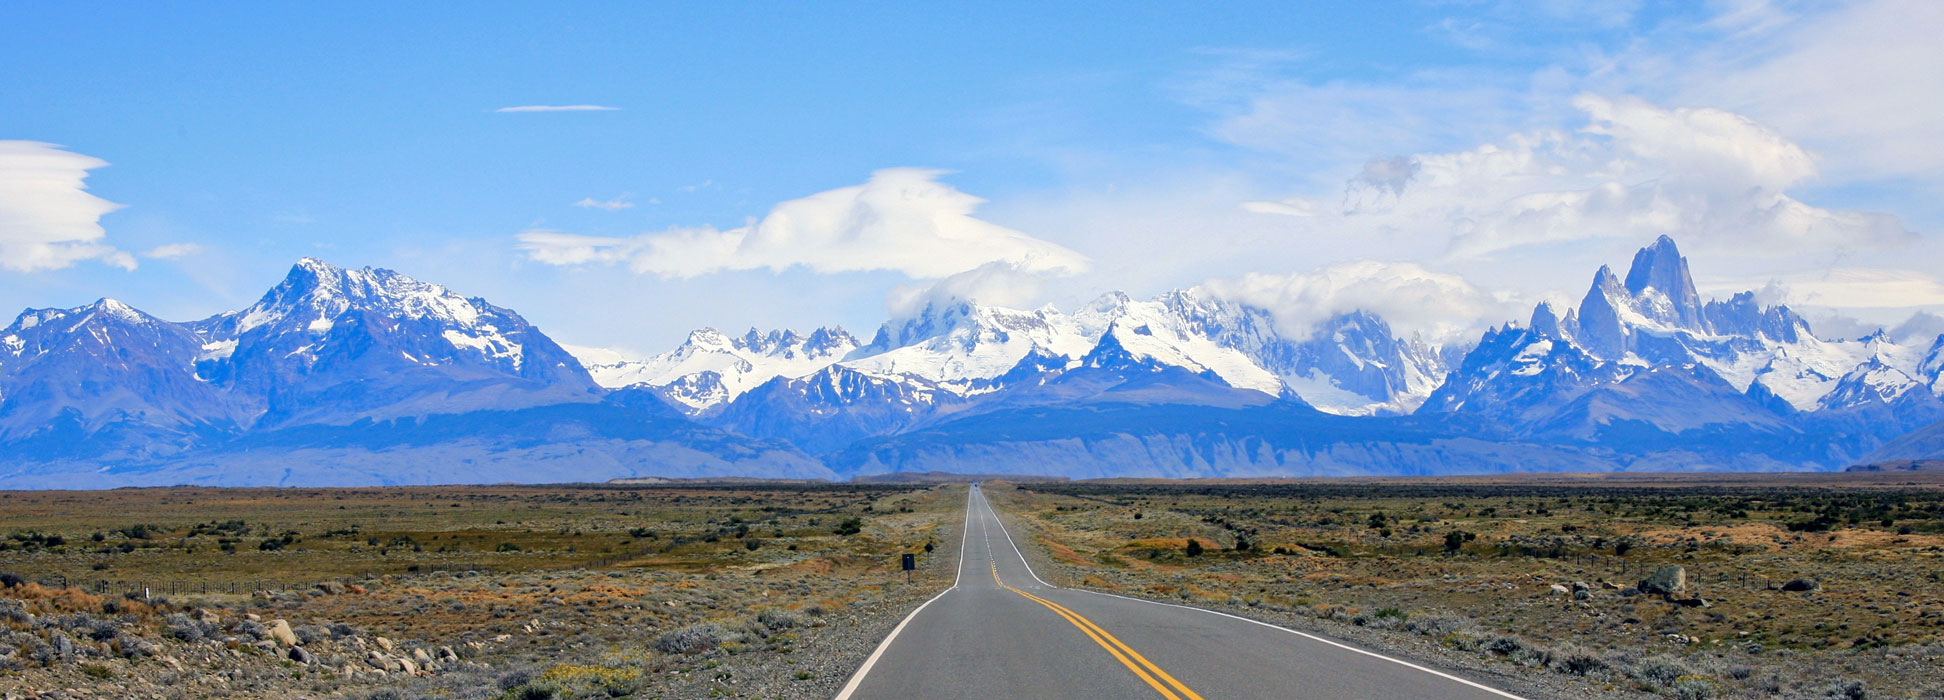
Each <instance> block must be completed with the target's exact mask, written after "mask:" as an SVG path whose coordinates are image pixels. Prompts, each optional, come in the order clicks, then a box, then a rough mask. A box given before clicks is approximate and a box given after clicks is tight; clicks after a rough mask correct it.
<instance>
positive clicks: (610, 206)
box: [574, 194, 635, 211]
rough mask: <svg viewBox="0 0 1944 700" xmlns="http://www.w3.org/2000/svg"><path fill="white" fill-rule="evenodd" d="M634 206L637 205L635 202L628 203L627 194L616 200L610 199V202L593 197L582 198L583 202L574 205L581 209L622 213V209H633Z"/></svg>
mask: <svg viewBox="0 0 1944 700" xmlns="http://www.w3.org/2000/svg"><path fill="white" fill-rule="evenodd" d="M634 205H635V203H634V202H630V201H628V195H625V194H624V195H621V196H619V197H615V198H614V199H608V200H598V199H595V198H593V197H585V198H582V199H581V201H578V202H575V203H574V206H577V207H581V208H583V209H601V210H605V211H621V210H622V209H633V208H634Z"/></svg>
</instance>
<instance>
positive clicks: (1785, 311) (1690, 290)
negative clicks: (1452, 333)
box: [1422, 236, 1944, 439]
mask: <svg viewBox="0 0 1944 700" xmlns="http://www.w3.org/2000/svg"><path fill="white" fill-rule="evenodd" d="M1937 355H1938V348H1937V346H1935V345H1933V346H1932V348H1930V349H1929V350H1928V351H1926V350H1920V349H1917V348H1912V347H1906V346H1900V345H1897V344H1896V343H1893V342H1891V341H1890V340H1889V339H1888V337H1887V336H1886V335H1885V334H1883V333H1880V332H1879V333H1877V334H1874V335H1871V336H1869V337H1866V338H1861V339H1856V340H1826V339H1823V338H1819V337H1817V336H1816V335H1815V334H1814V333H1813V332H1812V331H1811V329H1810V327H1809V323H1808V322H1807V321H1805V320H1803V319H1802V318H1801V317H1800V316H1798V315H1796V314H1795V313H1794V312H1793V311H1790V310H1789V308H1788V307H1786V306H1773V307H1762V306H1761V305H1759V304H1758V303H1756V301H1755V299H1754V295H1753V294H1752V293H1747V292H1744V293H1741V294H1737V295H1735V296H1733V297H1732V298H1730V299H1728V300H1726V301H1707V302H1703V301H1702V300H1701V299H1700V295H1699V294H1697V293H1696V292H1695V290H1694V284H1693V278H1692V276H1691V274H1690V273H1689V270H1688V264H1687V260H1686V259H1685V258H1683V257H1681V255H1680V251H1679V250H1678V249H1677V248H1676V247H1675V244H1674V241H1673V240H1672V239H1670V238H1667V237H1665V236H1663V237H1661V238H1660V239H1659V240H1657V241H1655V242H1654V244H1653V245H1651V246H1648V247H1647V248H1644V249H1642V250H1641V251H1640V252H1639V253H1638V254H1637V255H1635V256H1634V260H1633V264H1632V266H1631V267H1630V268H1629V270H1628V272H1627V276H1626V278H1625V280H1622V279H1621V278H1619V277H1618V276H1616V275H1615V274H1614V273H1613V271H1612V270H1611V269H1610V268H1606V267H1601V268H1600V270H1599V271H1598V272H1597V273H1595V274H1594V277H1593V283H1592V285H1591V288H1590V289H1588V291H1587V293H1586V296H1585V297H1584V299H1583V300H1582V301H1581V302H1580V305H1579V307H1578V308H1577V309H1570V310H1568V311H1566V313H1565V314H1564V315H1561V314H1560V313H1559V311H1558V310H1557V309H1555V308H1553V307H1552V306H1551V305H1547V304H1541V305H1540V306H1539V307H1538V308H1536V309H1534V310H1533V314H1532V318H1531V321H1530V323H1529V324H1528V325H1527V326H1526V327H1523V328H1521V327H1516V326H1507V327H1505V328H1495V329H1492V330H1490V331H1488V332H1487V333H1486V334H1485V336H1484V338H1483V339H1482V340H1481V341H1480V343H1479V344H1478V346H1477V347H1476V348H1474V349H1473V350H1472V351H1471V352H1470V353H1468V354H1467V355H1466V356H1465V358H1464V360H1463V361H1462V363H1461V364H1460V366H1459V367H1458V368H1456V370H1455V371H1454V372H1453V373H1452V374H1451V375H1450V377H1449V379H1448V381H1446V382H1445V384H1444V385H1443V386H1442V387H1441V388H1440V389H1438V390H1437V391H1436V392H1435V393H1434V394H1433V395H1432V396H1431V398H1430V400H1429V401H1427V402H1426V404H1425V405H1424V407H1423V409H1422V410H1423V411H1426V412H1465V413H1476V414H1481V415H1488V416H1491V417H1493V418H1495V419H1498V420H1501V421H1505V422H1506V423H1508V424H1510V425H1514V426H1522V427H1524V428H1525V429H1527V430H1532V431H1564V432H1563V433H1562V434H1573V435H1578V436H1580V437H1582V438H1587V439H1591V437H1592V433H1591V432H1589V431H1591V430H1593V428H1594V427H1596V426H1607V425H1615V424H1624V423H1627V422H1629V421H1631V422H1636V423H1640V424H1644V425H1648V426H1652V427H1653V428H1655V429H1656V430H1660V431H1663V432H1665V433H1669V434H1679V433H1682V432H1684V431H1689V430H1694V429H1697V428H1699V427H1701V426H1703V425H1710V426H1713V425H1719V426H1728V425H1733V426H1740V429H1764V430H1765V429H1767V428H1768V427H1774V426H1775V425H1779V424H1777V423H1775V421H1774V420H1772V418H1774V417H1776V416H1788V415H1793V414H1797V413H1805V414H1806V413H1822V414H1830V413H1835V412H1842V411H1852V410H1865V409H1870V408H1872V407H1882V406H1887V405H1889V404H1891V403H1892V402H1899V403H1900V404H1901V405H1904V406H1905V408H1900V409H1899V410H1898V411H1896V414H1897V415H1898V416H1900V419H1901V420H1910V421H1926V422H1927V420H1928V419H1929V417H1930V416H1931V415H1932V414H1931V411H1932V410H1933V409H1931V408H1929V407H1928V406H1929V405H1931V404H1936V403H1938V402H1937V401H1936V400H1935V399H1936V398H1937V397H1938V396H1939V395H1940V394H1944V392H1940V391H1939V390H1938V386H1937V385H1938V384H1939V382H1938V380H1937V369H1938V366H1939V365H1944V361H1939V360H1937V359H1935V358H1936V357H1937ZM1674 376H1681V377H1687V378H1689V379H1687V380H1683V381H1680V382H1675V381H1672V380H1671V379H1669V377H1674ZM1919 390H1921V391H1919ZM1616 391H1617V392H1620V393H1623V394H1625V395H1628V396H1635V397H1639V401H1638V402H1636V403H1633V404H1629V405H1630V406H1631V408H1625V409H1623V408H1620V407H1617V405H1616V404H1613V403H1612V402H1610V401H1609V402H1605V404H1604V405H1605V408H1603V409H1601V410H1598V411H1591V412H1584V411H1582V412H1580V413H1577V414H1575V413H1573V412H1574V411H1575V410H1577V409H1575V408H1574V406H1576V405H1584V403H1583V402H1580V399H1581V398H1583V397H1585V396H1587V395H1589V394H1593V393H1600V394H1602V395H1609V396H1611V395H1615V394H1614V392H1616ZM1724 391H1727V392H1731V393H1733V394H1738V395H1739V398H1734V397H1731V396H1724ZM1703 397H1706V398H1703ZM1576 402H1578V403H1576ZM1649 403H1658V404H1660V405H1662V406H1666V407H1671V409H1669V410H1662V409H1649V408H1648V404H1649ZM1939 410H1944V409H1939ZM1569 414H1570V415H1573V416H1575V417H1574V418H1572V419H1571V420H1576V421H1580V423H1581V424H1580V425H1577V426H1576V427H1569V426H1568V423H1569V422H1571V421H1569V420H1568V418H1566V417H1565V416H1568V415H1569ZM1818 421H1823V422H1811V423H1804V424H1802V425H1800V426H1797V428H1791V429H1804V430H1811V429H1819V426H1825V425H1827V423H1826V421H1827V419H1818ZM1910 427H1915V426H1914V424H1913V425H1909V426H1901V425H1892V426H1889V427H1887V428H1881V429H1884V430H1887V431H1889V433H1890V434H1891V435H1894V434H1899V433H1900V432H1901V431H1902V430H1907V429H1909V428H1910Z"/></svg>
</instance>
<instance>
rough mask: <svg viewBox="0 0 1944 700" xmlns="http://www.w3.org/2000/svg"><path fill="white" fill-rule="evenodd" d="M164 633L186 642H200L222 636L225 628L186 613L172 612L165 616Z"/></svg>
mask: <svg viewBox="0 0 1944 700" xmlns="http://www.w3.org/2000/svg"><path fill="white" fill-rule="evenodd" d="M163 634H167V635H169V636H171V637H174V638H176V639H180V640H182V641H185V642H200V641H202V640H205V639H218V638H221V637H222V634H223V629H222V628H221V627H217V626H216V625H213V624H210V623H208V622H203V621H202V620H198V619H196V618H194V617H190V616H189V615H188V614H186V613H171V614H170V615H169V616H168V617H166V618H164V622H163Z"/></svg>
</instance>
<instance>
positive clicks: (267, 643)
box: [250, 639, 277, 651]
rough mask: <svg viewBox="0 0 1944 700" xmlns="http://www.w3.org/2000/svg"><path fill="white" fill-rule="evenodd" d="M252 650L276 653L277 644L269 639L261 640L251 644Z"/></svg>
mask: <svg viewBox="0 0 1944 700" xmlns="http://www.w3.org/2000/svg"><path fill="white" fill-rule="evenodd" d="M250 648H251V649H256V650H258V651H276V650H277V643H276V642H274V641H271V640H268V639H259V640H256V641H254V642H250Z"/></svg>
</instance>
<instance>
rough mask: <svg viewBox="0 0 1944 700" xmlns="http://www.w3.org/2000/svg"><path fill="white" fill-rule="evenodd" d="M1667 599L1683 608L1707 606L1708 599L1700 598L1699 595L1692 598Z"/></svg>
mask: <svg viewBox="0 0 1944 700" xmlns="http://www.w3.org/2000/svg"><path fill="white" fill-rule="evenodd" d="M1668 601H1669V602H1672V603H1673V604H1675V605H1679V606H1681V607H1683V608H1705V607H1709V603H1708V599H1707V598H1702V597H1700V596H1695V597H1693V598H1669V599H1668Z"/></svg>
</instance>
